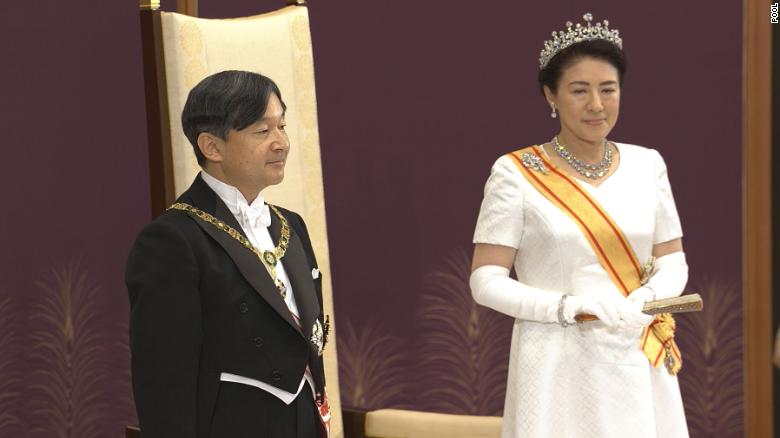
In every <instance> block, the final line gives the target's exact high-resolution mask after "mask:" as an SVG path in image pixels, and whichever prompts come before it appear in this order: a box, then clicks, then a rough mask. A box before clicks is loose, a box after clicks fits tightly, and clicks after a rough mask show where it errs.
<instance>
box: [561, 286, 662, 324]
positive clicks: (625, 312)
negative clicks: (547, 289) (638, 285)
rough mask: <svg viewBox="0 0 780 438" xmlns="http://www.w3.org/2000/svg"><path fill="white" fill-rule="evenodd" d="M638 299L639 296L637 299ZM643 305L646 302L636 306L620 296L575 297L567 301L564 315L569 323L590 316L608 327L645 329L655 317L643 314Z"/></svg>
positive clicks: (570, 297)
mask: <svg viewBox="0 0 780 438" xmlns="http://www.w3.org/2000/svg"><path fill="white" fill-rule="evenodd" d="M651 294H652V291H651ZM638 298H639V295H637V296H636V298H635V299H638ZM639 301H641V299H640V300H639ZM639 301H637V303H638V302H639ZM643 305H644V301H642V302H641V304H636V303H632V302H630V301H629V300H628V299H627V298H622V297H619V296H616V297H614V298H612V297H594V296H582V295H574V296H569V297H568V298H567V299H566V303H565V304H564V310H563V315H564V318H566V321H568V322H574V317H575V316H576V315H582V314H589V315H594V316H595V317H597V318H598V319H599V320H600V321H601V322H603V323H604V324H605V325H606V326H607V327H621V326H625V327H644V326H646V325H648V324H650V323H651V322H652V321H653V316H652V315H645V314H644V313H642V306H643Z"/></svg>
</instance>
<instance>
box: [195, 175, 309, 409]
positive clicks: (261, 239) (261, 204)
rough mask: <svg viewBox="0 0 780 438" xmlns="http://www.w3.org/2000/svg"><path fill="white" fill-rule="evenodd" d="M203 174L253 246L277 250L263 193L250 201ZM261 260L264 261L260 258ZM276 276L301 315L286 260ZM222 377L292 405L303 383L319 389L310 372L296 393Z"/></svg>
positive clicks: (291, 305) (227, 375)
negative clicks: (270, 231)
mask: <svg viewBox="0 0 780 438" xmlns="http://www.w3.org/2000/svg"><path fill="white" fill-rule="evenodd" d="M200 175H201V177H202V178H203V181H205V182H206V184H208V186H209V187H211V189H212V190H214V192H215V193H216V194H217V196H219V198H220V199H222V202H224V203H225V205H227V207H228V209H230V212H231V213H233V216H235V218H236V220H237V221H238V223H239V224H240V225H241V228H242V229H243V231H244V233H246V237H247V238H248V239H249V241H250V242H251V243H252V245H254V247H255V248H257V249H259V250H260V251H261V252H262V251H267V250H273V249H274V247H275V245H274V242H273V239H271V234H270V233H269V232H268V228H267V227H268V225H270V215H269V214H268V212H267V211H266V212H263V211H262V210H263V209H266V210H267V209H268V207H267V206H266V205H265V199H264V198H263V194H262V193H260V194H258V195H257V198H255V200H254V201H252V203H251V204H249V203H248V202H247V200H246V198H244V195H243V194H241V192H240V191H239V190H238V189H237V188H235V187H233V186H231V185H228V184H225V183H224V182H222V181H220V180H218V179H216V178H214V177H213V176H211V175H209V174H208V172H206V171H201V172H200ZM257 262H258V263H262V262H261V261H260V260H258V261H257ZM276 277H277V278H278V279H279V280H280V281H281V282H282V283H284V285H285V287H286V288H287V296H286V297H285V298H284V302H285V304H287V308H288V309H290V312H291V313H292V314H293V315H295V317H296V318H298V316H299V313H298V306H297V305H296V303H295V294H293V290H292V284H290V279H289V278H288V277H287V272H285V270H284V266H283V265H282V263H277V265H276ZM219 379H220V380H222V381H223V382H233V383H242V384H245V385H250V386H254V387H256V388H260V389H262V390H263V391H266V392H268V393H270V394H272V395H274V396H276V397H277V398H279V399H280V400H281V401H283V402H284V403H285V404H288V405H289V404H290V403H292V402H293V400H295V398H296V397H297V396H298V394H299V393H300V392H301V389H303V384H304V382H306V381H309V384H310V385H311V388H312V394H314V393H315V392H316V390H315V389H314V382H312V381H310V379H311V377H310V376H309V374H308V373H306V374H305V375H304V377H303V378H301V383H300V385H298V390H297V391H296V392H295V393H294V394H293V393H291V392H287V391H284V390H282V389H279V388H277V387H275V386H272V385H269V384H267V383H264V382H261V381H259V380H255V379H250V378H248V377H244V376H238V375H235V374H230V373H224V372H223V373H221V374H220V376H219Z"/></svg>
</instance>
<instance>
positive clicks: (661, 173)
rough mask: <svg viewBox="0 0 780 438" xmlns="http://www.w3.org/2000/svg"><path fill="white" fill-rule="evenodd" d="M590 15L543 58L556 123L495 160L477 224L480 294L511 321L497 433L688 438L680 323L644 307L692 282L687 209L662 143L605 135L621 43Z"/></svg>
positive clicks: (474, 280) (618, 85) (616, 101)
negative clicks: (681, 205)
mask: <svg viewBox="0 0 780 438" xmlns="http://www.w3.org/2000/svg"><path fill="white" fill-rule="evenodd" d="M583 18H584V19H585V23H583V24H577V25H572V24H571V23H566V28H565V29H564V30H563V31H560V32H556V33H555V34H554V38H553V40H551V41H547V42H545V49H544V50H543V51H542V54H541V58H540V73H539V82H540V86H541V88H542V91H543V93H544V97H545V99H546V101H547V103H548V104H549V106H550V108H551V109H552V117H553V118H557V119H558V120H559V121H560V131H559V132H558V134H557V135H556V136H555V137H554V138H553V140H552V141H550V142H547V143H544V144H541V145H538V146H533V147H529V148H525V149H522V150H520V151H516V152H514V153H510V154H507V155H505V156H502V157H500V158H499V159H498V160H497V161H496V162H495V164H494V165H493V168H492V170H491V174H490V177H489V178H488V181H487V184H486V186H485V195H484V200H483V202H482V206H481V209H480V212H479V218H478V222H477V227H476V231H475V234H474V243H475V249H474V258H473V267H472V275H471V279H470V283H471V288H472V291H473V295H474V299H475V300H476V301H477V302H478V303H480V304H482V305H485V306H488V307H490V308H492V309H495V310H497V311H499V312H502V313H505V314H507V315H509V316H511V317H513V318H515V323H514V327H513V333H512V346H511V353H510V364H509V376H508V382H507V394H506V403H505V406H504V420H503V426H502V437H578V438H579V437H599V438H604V437H659V438H660V437H663V438H670V437H687V436H688V431H687V426H686V422H685V413H684V411H683V404H682V399H681V397H680V390H679V385H678V382H677V377H676V375H675V374H676V373H677V371H678V370H679V369H680V366H681V358H680V352H679V350H677V348H676V345H674V341H673V338H672V337H673V329H674V324H673V320H671V319H670V318H669V319H666V318H655V319H654V317H652V316H649V315H645V314H644V313H642V312H641V309H642V306H643V305H644V303H645V302H647V301H651V300H655V299H661V298H670V297H674V296H678V295H680V294H681V293H682V291H683V288H684V287H685V283H686V282H687V279H688V267H687V264H686V262H685V255H684V253H683V247H682V241H681V237H682V229H681V226H680V220H679V218H678V215H677V210H676V208H675V204H674V199H673V197H672V192H671V188H670V186H669V180H668V178H667V174H666V166H665V164H664V161H663V159H662V158H661V156H660V155H659V154H658V152H656V151H655V150H653V149H648V148H644V147H641V146H635V145H630V144H624V143H617V142H613V141H609V140H607V136H608V134H609V133H610V131H611V130H612V128H613V127H614V126H615V123H616V122H617V118H618V112H619V108H620V97H621V89H622V83H623V75H624V72H625V58H624V54H623V51H622V40H621V39H620V37H619V34H618V32H617V31H616V30H611V29H610V28H609V24H608V23H607V22H606V21H604V22H603V23H598V24H597V25H593V24H592V23H591V21H592V16H591V15H590V14H586V15H585V16H584V17H583ZM645 260H647V261H648V263H645ZM642 265H644V266H642ZM513 267H514V270H515V272H516V274H517V280H515V279H513V278H511V277H510V269H511V268H513ZM585 314H587V315H594V316H595V317H597V318H598V320H595V321H589V322H582V323H577V322H575V317H576V316H578V315H585Z"/></svg>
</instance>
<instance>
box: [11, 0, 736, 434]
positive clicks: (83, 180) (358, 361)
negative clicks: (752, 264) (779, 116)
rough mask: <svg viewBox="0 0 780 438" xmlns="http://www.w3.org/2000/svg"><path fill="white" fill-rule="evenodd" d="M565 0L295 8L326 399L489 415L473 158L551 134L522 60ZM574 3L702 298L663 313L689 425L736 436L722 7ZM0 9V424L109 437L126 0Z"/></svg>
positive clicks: (496, 389)
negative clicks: (314, 98)
mask: <svg viewBox="0 0 780 438" xmlns="http://www.w3.org/2000/svg"><path fill="white" fill-rule="evenodd" d="M280 3H281V1H279V0H273V1H272V0H219V1H217V0H201V1H200V13H201V16H204V17H226V16H241V15H248V14H252V13H256V12H262V11H266V10H270V9H273V8H276V7H278V5H279V4H280ZM163 4H164V6H165V5H171V4H173V2H172V0H170V1H167V3H166V2H163ZM572 4H573V3H572V2H563V1H556V2H548V3H546V4H541V3H538V4H536V6H535V7H534V8H529V7H528V5H527V4H523V3H519V2H510V1H505V0H483V1H480V2H465V1H463V2H453V1H427V2H423V1H409V0H406V1H404V0H395V1H392V2H380V1H365V0H360V1H359V0H352V1H347V0H325V1H322V0H312V1H311V5H310V6H309V8H310V14H311V20H312V34H313V35H312V36H313V41H314V54H315V69H316V76H317V88H318V90H317V91H318V106H319V115H320V134H321V144H322V154H323V165H324V178H325V191H326V202H327V206H326V207H327V214H328V225H329V227H328V230H329V239H330V247H331V262H332V268H333V279H332V280H333V285H334V293H335V301H336V312H337V314H336V318H337V324H338V327H339V329H340V331H339V343H340V345H339V355H340V356H339V359H340V361H341V378H342V381H341V389H342V397H343V399H344V403H345V405H348V406H352V407H356V408H374V407H380V406H405V407H412V408H417V409H428V410H438V411H444V412H469V413H480V414H492V413H498V412H500V410H501V406H502V404H503V390H504V389H503V387H504V384H505V382H504V381H505V372H506V358H507V348H508V339H509V338H508V334H509V333H508V330H509V324H510V321H509V320H508V319H507V318H503V317H500V316H498V315H497V314H496V313H494V312H490V311H487V310H485V309H483V308H480V307H477V306H475V305H474V304H473V302H472V301H471V300H470V297H469V292H468V289H467V283H466V279H467V276H468V264H469V257H470V256H469V254H470V251H471V244H470V241H471V236H472V233H473V227H474V224H475V220H476V215H477V211H478V208H479V203H480V200H481V194H482V188H483V185H484V181H485V179H486V177H487V175H488V172H489V168H490V165H491V163H492V162H493V161H494V160H495V158H496V157H498V156H499V155H500V154H502V153H504V152H507V151H509V150H512V149H514V148H517V147H520V146H525V145H528V144H531V143H537V142H542V141H546V140H548V139H549V138H551V137H552V136H553V135H554V134H555V127H556V125H555V122H554V121H552V120H550V118H549V115H548V112H549V111H548V109H547V107H546V105H545V103H544V101H543V99H542V98H541V96H540V94H539V92H538V90H537V88H536V83H535V75H536V72H537V61H536V59H537V57H538V53H539V50H540V46H541V43H542V41H543V40H544V39H546V38H547V36H548V35H549V33H550V31H552V30H553V29H558V28H560V27H562V25H563V23H564V22H565V21H566V20H572V21H577V20H578V18H579V16H581V14H582V13H583V12H585V10H584V9H582V8H583V7H582V6H579V5H578V4H577V5H576V6H572ZM591 5H592V6H590V7H589V10H590V11H591V12H593V14H594V16H595V17H596V18H597V19H602V18H608V19H609V20H610V21H611V23H612V24H613V27H615V28H618V29H620V30H621V33H622V35H623V37H624V43H625V49H626V51H627V53H628V56H629V72H628V75H627V78H626V86H625V89H624V92H623V108H622V109H623V111H622V114H621V118H620V121H619V122H618V126H617V128H616V130H615V132H614V134H613V135H612V138H613V139H615V140H617V141H624V142H630V143H637V144H641V145H645V146H650V147H654V148H657V149H658V150H659V151H660V152H661V153H662V154H663V156H664V157H665V159H666V161H667V164H668V166H669V171H670V177H671V181H672V185H673V188H674V190H675V195H676V198H677V202H678V207H679V210H680V215H681V217H682V221H683V227H684V231H685V233H686V234H685V238H684V241H685V246H686V252H687V254H688V260H689V264H690V266H691V274H692V278H691V283H690V287H691V289H696V290H699V291H700V292H701V293H702V294H703V295H704V296H705V300H707V301H706V302H707V307H706V310H705V312H704V313H702V314H699V315H695V316H686V317H682V318H680V320H679V323H680V326H681V330H680V331H681V334H680V336H679V337H680V339H679V341H680V344H681V346H682V347H683V352H684V354H685V358H686V368H684V370H683V373H682V375H681V381H682V382H683V390H684V396H685V402H686V409H687V413H688V418H689V423H690V426H691V432H692V436H713V435H715V431H717V432H718V433H717V436H741V434H742V430H743V425H742V412H743V400H742V387H741V379H742V376H741V375H740V374H739V372H738V371H734V370H740V369H741V354H742V350H741V349H742V326H741V317H740V314H741V312H740V309H741V306H742V303H741V289H740V285H741V273H740V266H741V243H740V242H741V240H740V239H741V238H740V228H741V219H740V218H741V213H740V212H741V196H740V162H741V148H740V142H741V132H740V129H741V127H740V118H741V94H740V90H741V55H742V54H741V46H740V41H741V4H740V3H739V2H722V3H717V2H715V3H714V2H705V1H703V0H696V1H691V2H684V3H679V2H672V1H670V0H662V1H658V2H641V3H637V2H632V3H626V2H620V1H616V0H609V1H607V0H603V1H596V2H592V3H591ZM0 24H2V26H0V29H3V32H4V35H3V36H4V38H3V39H2V40H3V43H2V46H0V47H1V50H2V55H3V57H2V58H3V59H4V66H3V68H2V69H0V78H2V83H3V84H4V85H5V91H4V93H3V96H4V97H5V105H4V107H3V110H2V115H3V117H0V120H2V122H0V126H2V127H3V128H4V129H3V133H4V139H5V142H4V143H5V145H6V147H5V151H6V153H5V156H4V158H5V159H4V160H3V162H4V163H6V166H5V167H6V168H5V170H4V171H3V172H0V175H1V176H0V184H2V186H3V187H6V195H5V202H4V205H5V208H4V210H3V212H4V214H3V217H2V220H0V242H1V243H2V247H3V249H4V251H2V253H0V274H1V275H0V436H16V435H19V434H20V433H21V432H27V433H26V434H25V435H30V436H35V435H41V436H67V437H70V436H79V437H88V436H117V435H118V434H119V433H120V431H121V428H122V425H123V424H125V423H126V422H129V421H132V420H133V412H132V405H131V398H130V392H129V381H128V372H127V364H128V363H127V360H128V358H127V351H126V348H127V347H126V343H127V339H126V314H127V304H126V303H127V298H126V292H125V289H124V285H123V282H122V270H123V263H124V259H125V256H126V253H127V250H128V248H129V245H130V244H131V242H132V239H133V237H134V235H135V234H136V233H137V231H138V229H139V228H140V226H141V225H142V224H143V223H144V222H145V221H147V220H148V218H149V215H150V212H149V205H148V182H147V169H146V165H147V164H146V140H145V139H146V137H145V115H144V109H143V105H144V102H143V83H142V75H141V53H140V35H139V30H138V13H137V9H136V6H135V2H101V1H97V0H92V1H87V0H81V1H78V2H75V3H74V2H70V3H69V4H67V6H66V4H65V3H62V2H58V1H49V2H38V4H37V5H33V4H32V3H29V2H28V3H25V2H3V3H2V5H0ZM65 298H69V299H70V300H71V302H74V303H75V304H73V305H72V306H70V307H69V306H68V304H67V303H68V302H69V301H68V300H67V299H65ZM67 309H71V310H70V311H68V310H67ZM67 315H71V318H68V317H67ZM68 321H71V322H70V323H68ZM9 358H10V359H9ZM69 363H70V365H68V364H69ZM367 367H374V368H372V371H371V372H363V371H362V370H365V369H366V368H367ZM69 388H76V389H77V390H76V391H75V392H73V393H72V395H71V396H70V397H68V396H67V394H68V393H69ZM55 429H56V430H59V431H60V432H56V433H55V432H53V431H54V430H55Z"/></svg>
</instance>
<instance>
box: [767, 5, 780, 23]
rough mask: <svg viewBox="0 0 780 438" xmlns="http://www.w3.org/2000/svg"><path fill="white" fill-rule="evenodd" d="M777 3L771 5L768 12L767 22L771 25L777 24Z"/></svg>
mask: <svg viewBox="0 0 780 438" xmlns="http://www.w3.org/2000/svg"><path fill="white" fill-rule="evenodd" d="M777 18H778V17H777V3H772V7H771V9H770V10H769V20H770V22H771V23H774V24H776V23H777Z"/></svg>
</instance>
